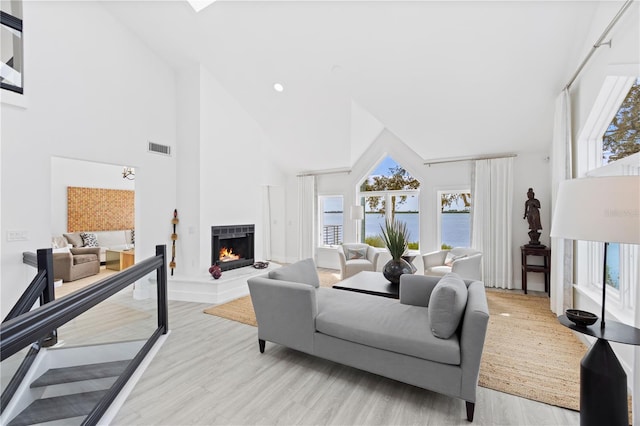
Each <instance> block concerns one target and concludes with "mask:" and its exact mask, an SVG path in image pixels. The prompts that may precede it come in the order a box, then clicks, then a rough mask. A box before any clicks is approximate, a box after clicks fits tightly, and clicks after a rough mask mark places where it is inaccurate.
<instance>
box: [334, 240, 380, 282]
mask: <svg viewBox="0 0 640 426" xmlns="http://www.w3.org/2000/svg"><path fill="white" fill-rule="evenodd" d="M379 254H380V253H379V252H378V250H376V249H375V248H373V247H371V246H370V245H368V244H364V243H343V244H342V245H340V246H338V257H339V258H340V272H341V273H342V279H343V280H344V279H346V278H349V277H352V276H354V275H355V274H357V273H358V272H362V271H374V272H375V271H376V269H377V267H378V255H379Z"/></svg>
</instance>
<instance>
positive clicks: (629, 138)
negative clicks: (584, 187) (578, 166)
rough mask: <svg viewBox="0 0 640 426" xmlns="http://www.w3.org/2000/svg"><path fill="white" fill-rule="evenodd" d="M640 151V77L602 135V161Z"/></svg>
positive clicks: (617, 158)
mask: <svg viewBox="0 0 640 426" xmlns="http://www.w3.org/2000/svg"><path fill="white" fill-rule="evenodd" d="M636 152H640V78H638V79H636V81H635V83H634V84H633V86H631V89H630V90H629V93H628V94H627V96H626V97H625V99H624V101H622V104H621V105H620V108H618V111H617V112H616V115H615V116H614V117H613V120H611V124H609V127H607V130H606V131H605V132H604V136H603V137H602V163H603V164H607V163H610V162H613V161H616V160H620V159H622V158H625V157H628V156H629V155H632V154H635V153H636Z"/></svg>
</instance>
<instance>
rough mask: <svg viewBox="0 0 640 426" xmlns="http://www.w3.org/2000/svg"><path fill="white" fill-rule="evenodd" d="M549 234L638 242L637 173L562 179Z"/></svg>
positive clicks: (639, 180) (639, 187) (639, 205)
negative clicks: (634, 174)
mask: <svg viewBox="0 0 640 426" xmlns="http://www.w3.org/2000/svg"><path fill="white" fill-rule="evenodd" d="M551 236H552V237H558V238H567V239H571V240H584V241H601V242H612V243H613V242H615V243H626V244H640V176H607V177H588V178H581V179H572V180H566V181H563V182H561V183H560V186H559V188H558V195H557V200H556V205H555V209H554V213H553V223H552V226H551Z"/></svg>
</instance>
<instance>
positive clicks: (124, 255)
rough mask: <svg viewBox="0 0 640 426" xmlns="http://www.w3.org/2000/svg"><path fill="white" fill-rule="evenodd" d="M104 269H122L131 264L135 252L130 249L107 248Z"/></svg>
mask: <svg viewBox="0 0 640 426" xmlns="http://www.w3.org/2000/svg"><path fill="white" fill-rule="evenodd" d="M105 260H106V265H105V267H106V269H112V270H114V271H122V270H123V269H127V268H128V267H129V266H132V265H133V264H134V263H135V261H136V257H135V252H134V251H133V249H131V250H107V251H106V253H105Z"/></svg>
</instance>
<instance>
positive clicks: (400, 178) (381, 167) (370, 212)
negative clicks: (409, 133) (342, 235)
mask: <svg viewBox="0 0 640 426" xmlns="http://www.w3.org/2000/svg"><path fill="white" fill-rule="evenodd" d="M419 188H420V182H419V181H418V180H417V179H415V178H414V177H413V176H411V175H410V174H409V173H408V172H407V171H406V170H405V169H404V168H403V167H402V166H400V165H399V164H398V163H396V162H395V161H394V160H393V159H392V158H391V157H386V158H385V159H383V160H382V161H381V162H380V163H379V164H378V166H377V167H376V169H375V170H374V171H373V172H372V173H371V175H369V176H368V177H367V179H366V180H365V181H364V182H363V183H362V185H361V186H360V193H359V196H360V203H361V204H362V205H363V206H364V211H365V215H364V235H363V236H362V237H363V241H364V242H366V243H367V244H369V245H371V246H374V247H384V243H383V241H382V238H381V237H380V234H381V226H383V225H384V223H385V220H387V219H389V220H398V221H402V222H405V223H406V224H407V228H408V230H409V249H410V250H419V249H420V202H419V201H420V198H419V196H420V191H419Z"/></svg>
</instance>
